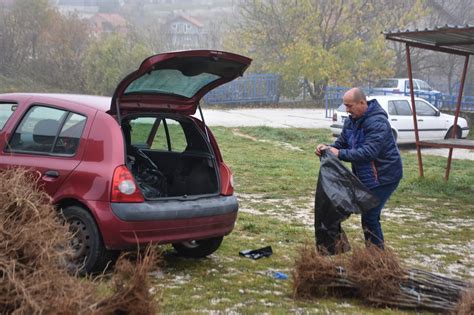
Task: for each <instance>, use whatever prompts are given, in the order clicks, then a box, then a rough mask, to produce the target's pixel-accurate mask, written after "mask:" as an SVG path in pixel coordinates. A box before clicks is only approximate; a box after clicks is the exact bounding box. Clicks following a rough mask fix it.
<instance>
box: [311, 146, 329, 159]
mask: <svg viewBox="0 0 474 315" xmlns="http://www.w3.org/2000/svg"><path fill="white" fill-rule="evenodd" d="M327 148H328V146H327V145H325V144H318V146H317V147H316V150H314V154H316V155H317V156H321V151H322V150H326V149H327Z"/></svg>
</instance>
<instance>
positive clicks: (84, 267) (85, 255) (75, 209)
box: [62, 206, 116, 275]
mask: <svg viewBox="0 0 474 315" xmlns="http://www.w3.org/2000/svg"><path fill="white" fill-rule="evenodd" d="M62 213H63V216H64V218H65V220H66V222H67V223H68V224H69V230H70V232H71V233H72V235H73V236H72V239H71V240H70V245H71V246H70V247H71V250H72V253H71V254H70V255H69V256H68V259H67V268H68V270H69V271H71V272H78V273H79V274H80V275H84V274H86V273H93V272H101V271H104V270H105V268H106V267H107V266H108V265H110V264H111V263H113V261H114V258H115V257H116V253H115V252H112V251H108V250H107V249H106V248H105V246H104V243H103V241H102V237H101V235H100V233H99V229H98V228H97V225H96V223H95V220H94V218H93V217H92V215H91V214H90V213H89V211H87V210H85V209H84V208H82V207H79V206H69V207H66V208H64V209H63V210H62Z"/></svg>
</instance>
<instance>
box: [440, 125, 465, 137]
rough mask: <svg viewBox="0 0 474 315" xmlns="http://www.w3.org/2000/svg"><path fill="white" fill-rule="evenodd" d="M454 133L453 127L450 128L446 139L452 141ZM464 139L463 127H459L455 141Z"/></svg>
mask: <svg viewBox="0 0 474 315" xmlns="http://www.w3.org/2000/svg"><path fill="white" fill-rule="evenodd" d="M452 133H453V127H451V128H449V130H448V132H447V133H446V136H444V139H451V134H452ZM461 137H462V130H461V127H459V126H457V127H456V135H455V137H454V138H455V139H461Z"/></svg>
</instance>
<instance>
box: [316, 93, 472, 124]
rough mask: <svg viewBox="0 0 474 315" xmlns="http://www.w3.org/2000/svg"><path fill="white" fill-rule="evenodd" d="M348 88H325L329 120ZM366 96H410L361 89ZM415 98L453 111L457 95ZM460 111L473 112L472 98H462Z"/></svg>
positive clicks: (424, 95)
mask: <svg viewBox="0 0 474 315" xmlns="http://www.w3.org/2000/svg"><path fill="white" fill-rule="evenodd" d="M349 89H350V88H348V87H340V86H327V87H326V89H325V94H324V104H325V108H326V117H327V118H331V117H332V115H333V113H334V110H335V109H336V108H338V107H339V106H340V105H341V104H342V97H343V96H344V93H345V92H346V91H347V90H349ZM362 89H363V90H364V92H365V93H366V94H367V95H390V94H399V95H405V96H410V91H407V92H379V91H377V92H376V93H375V92H374V91H373V90H372V89H371V88H362ZM415 96H416V97H420V98H423V99H425V100H427V101H428V102H430V103H431V104H433V105H434V106H435V107H436V108H438V109H443V110H455V109H456V102H457V95H447V94H443V93H436V94H433V93H426V92H417V91H415ZM461 110H463V111H474V96H463V98H462V101H461Z"/></svg>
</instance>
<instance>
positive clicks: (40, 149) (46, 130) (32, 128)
mask: <svg viewBox="0 0 474 315" xmlns="http://www.w3.org/2000/svg"><path fill="white" fill-rule="evenodd" d="M86 120H87V117H86V115H83V114H78V113H74V112H71V111H69V110H67V109H63V108H58V107H53V106H48V105H42V104H41V105H40V104H31V105H30V106H27V107H26V109H25V112H24V114H23V116H22V117H21V119H20V121H19V122H18V123H17V124H16V126H15V128H14V130H13V131H12V132H11V133H10V134H9V135H8V136H6V138H7V141H6V143H5V145H4V148H3V151H2V152H1V154H0V167H1V168H4V169H5V168H9V167H12V166H13V167H15V166H17V167H24V168H27V169H31V170H33V171H36V172H38V173H39V176H40V179H39V185H41V186H43V187H44V189H45V191H46V192H47V193H48V194H49V195H50V196H53V195H54V193H55V192H56V191H57V190H58V188H59V187H60V185H61V183H62V182H63V181H64V180H65V178H66V177H67V176H68V175H69V174H70V173H71V171H72V170H73V169H74V168H76V167H77V165H78V164H79V162H80V157H81V154H82V152H83V149H80V143H81V141H80V140H81V135H82V133H83V131H84V127H85V125H86Z"/></svg>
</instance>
